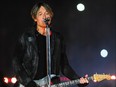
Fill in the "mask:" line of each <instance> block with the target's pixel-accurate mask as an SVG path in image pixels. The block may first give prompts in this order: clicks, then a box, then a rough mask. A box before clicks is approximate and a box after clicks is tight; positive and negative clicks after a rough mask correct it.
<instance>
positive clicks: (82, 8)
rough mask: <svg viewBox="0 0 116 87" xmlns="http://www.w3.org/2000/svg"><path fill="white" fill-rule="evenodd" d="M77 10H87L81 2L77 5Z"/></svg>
mask: <svg viewBox="0 0 116 87" xmlns="http://www.w3.org/2000/svg"><path fill="white" fill-rule="evenodd" d="M77 10H79V11H84V10H85V6H84V4H82V3H79V4H78V5H77Z"/></svg>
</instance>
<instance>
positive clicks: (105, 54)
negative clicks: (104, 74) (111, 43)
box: [100, 49, 108, 58]
mask: <svg viewBox="0 0 116 87" xmlns="http://www.w3.org/2000/svg"><path fill="white" fill-rule="evenodd" d="M100 55H101V56H102V57H104V58H105V57H107V56H108V51H107V50H106V49H103V50H101V52H100Z"/></svg>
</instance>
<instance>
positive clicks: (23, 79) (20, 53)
mask: <svg viewBox="0 0 116 87" xmlns="http://www.w3.org/2000/svg"><path fill="white" fill-rule="evenodd" d="M24 45H25V42H24V38H23V37H21V39H19V41H18V42H17V43H16V47H15V52H14V58H13V69H14V73H15V75H16V77H17V79H18V82H19V83H21V84H23V85H27V84H28V83H29V82H31V78H30V77H29V76H28V74H27V72H26V71H25V68H24V66H23V57H24V53H25V50H24Z"/></svg>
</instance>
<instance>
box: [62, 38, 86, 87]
mask: <svg viewBox="0 0 116 87" xmlns="http://www.w3.org/2000/svg"><path fill="white" fill-rule="evenodd" d="M61 41H62V42H61V48H62V56H61V57H62V59H61V71H62V73H63V75H64V76H66V77H67V78H69V79H70V80H75V79H80V76H79V75H78V74H77V73H76V72H75V71H74V70H73V69H72V67H71V66H70V64H69V61H68V58H67V55H66V48H65V44H64V41H63V38H61ZM77 85H78V87H85V84H77Z"/></svg>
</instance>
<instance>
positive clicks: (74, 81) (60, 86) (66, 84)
mask: <svg viewBox="0 0 116 87" xmlns="http://www.w3.org/2000/svg"><path fill="white" fill-rule="evenodd" d="M87 79H88V80H92V79H93V77H88V78H87ZM79 83H80V80H79V79H76V80H71V81H68V82H62V83H59V84H54V85H51V87H67V86H71V85H76V84H79Z"/></svg>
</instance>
